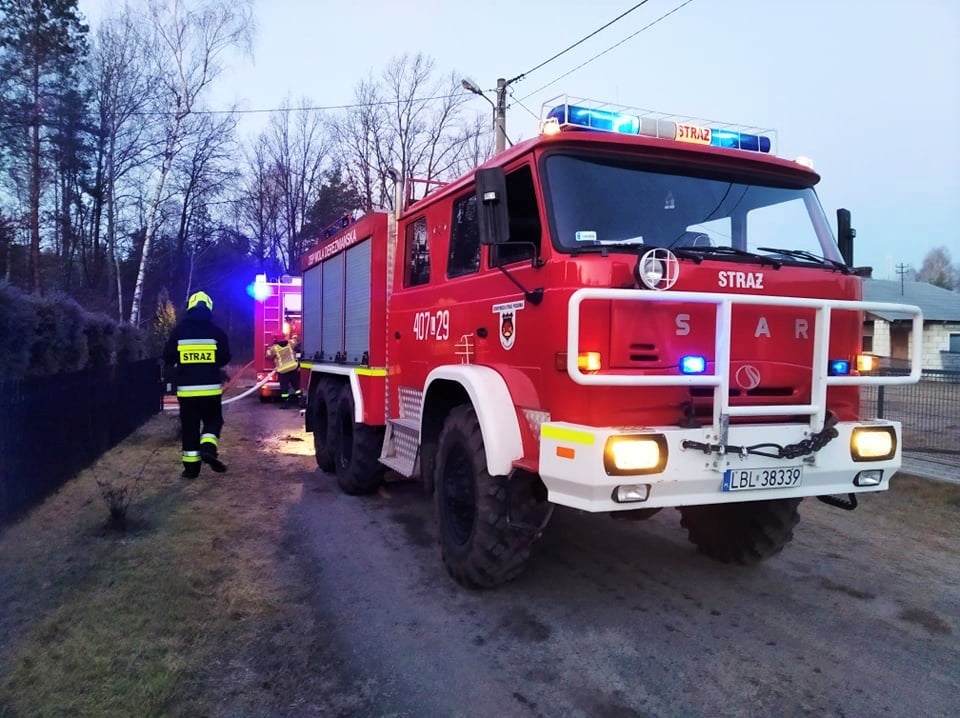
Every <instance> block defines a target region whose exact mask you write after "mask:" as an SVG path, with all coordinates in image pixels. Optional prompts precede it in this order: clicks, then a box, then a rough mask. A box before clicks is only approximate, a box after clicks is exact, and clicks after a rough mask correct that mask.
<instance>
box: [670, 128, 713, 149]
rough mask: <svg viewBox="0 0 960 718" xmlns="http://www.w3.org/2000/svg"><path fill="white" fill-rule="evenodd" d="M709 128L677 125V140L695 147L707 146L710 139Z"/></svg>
mask: <svg viewBox="0 0 960 718" xmlns="http://www.w3.org/2000/svg"><path fill="white" fill-rule="evenodd" d="M711 134H712V133H711V131H710V128H709V127H700V126H698V125H685V124H682V123H677V140H678V141H680V142H692V143H694V144H697V145H709V144H710V141H711V139H712V137H711Z"/></svg>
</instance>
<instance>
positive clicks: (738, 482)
mask: <svg viewBox="0 0 960 718" xmlns="http://www.w3.org/2000/svg"><path fill="white" fill-rule="evenodd" d="M802 480H803V467H802V466H777V467H775V468H764V469H727V470H726V471H724V472H723V490H724V491H755V490H756V489H788V488H790V487H791V486H799V485H800V482H801V481H802Z"/></svg>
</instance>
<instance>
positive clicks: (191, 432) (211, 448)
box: [179, 396, 223, 476]
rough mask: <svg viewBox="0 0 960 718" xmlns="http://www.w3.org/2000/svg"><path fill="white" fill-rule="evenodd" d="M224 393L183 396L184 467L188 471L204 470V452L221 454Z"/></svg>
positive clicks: (181, 431)
mask: <svg viewBox="0 0 960 718" xmlns="http://www.w3.org/2000/svg"><path fill="white" fill-rule="evenodd" d="M221 398H222V397H220V396H185V397H180V399H179V402H180V435H181V443H182V446H183V469H184V471H185V472H186V473H187V474H191V475H193V476H196V475H198V474H199V473H200V454H201V453H204V454H212V455H213V456H216V455H217V449H218V447H219V445H220V430H221V429H223V409H222V407H221V405H220V400H221Z"/></svg>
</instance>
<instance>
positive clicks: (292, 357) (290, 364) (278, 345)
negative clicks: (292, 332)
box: [270, 339, 300, 374]
mask: <svg viewBox="0 0 960 718" xmlns="http://www.w3.org/2000/svg"><path fill="white" fill-rule="evenodd" d="M270 355H271V356H272V357H273V364H274V367H275V368H276V370H277V374H286V373H287V372H288V371H293V370H294V369H296V368H298V367H299V366H300V365H299V364H298V363H297V356H296V354H294V353H293V346H292V345H291V344H290V342H288V341H287V340H286V339H284V340H283V341H281V342H274V344H273V346H272V347H270Z"/></svg>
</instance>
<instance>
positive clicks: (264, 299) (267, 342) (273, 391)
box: [250, 274, 302, 401]
mask: <svg viewBox="0 0 960 718" xmlns="http://www.w3.org/2000/svg"><path fill="white" fill-rule="evenodd" d="M301 281H302V280H301V278H300V277H291V276H289V275H283V276H282V277H280V278H279V279H277V280H276V281H267V275H266V274H258V275H257V276H256V278H255V279H254V282H253V284H252V285H251V291H250V293H251V294H252V295H253V301H254V304H253V363H254V366H255V367H256V369H257V382H258V383H259V382H260V381H262V380H263V379H264V378H265V377H266V376H267V375H268V374H274V371H273V366H274V365H273V359H270V358H269V357H267V349H268V348H269V347H270V346H271V345H272V344H273V341H274V337H276V336H283V337H285V338H287V339H290V338H291V337H293V336H296V337H298V338H299V337H300V336H301V329H300V326H301V314H302V311H301V307H302V301H301V290H302V286H301ZM279 396H280V382H279V380H278V379H277V377H276V374H274V376H273V379H272V380H271V381H268V382H267V383H266V384H264V385H263V386H262V387H260V401H269V400H270V399H273V398H276V397H279Z"/></svg>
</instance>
